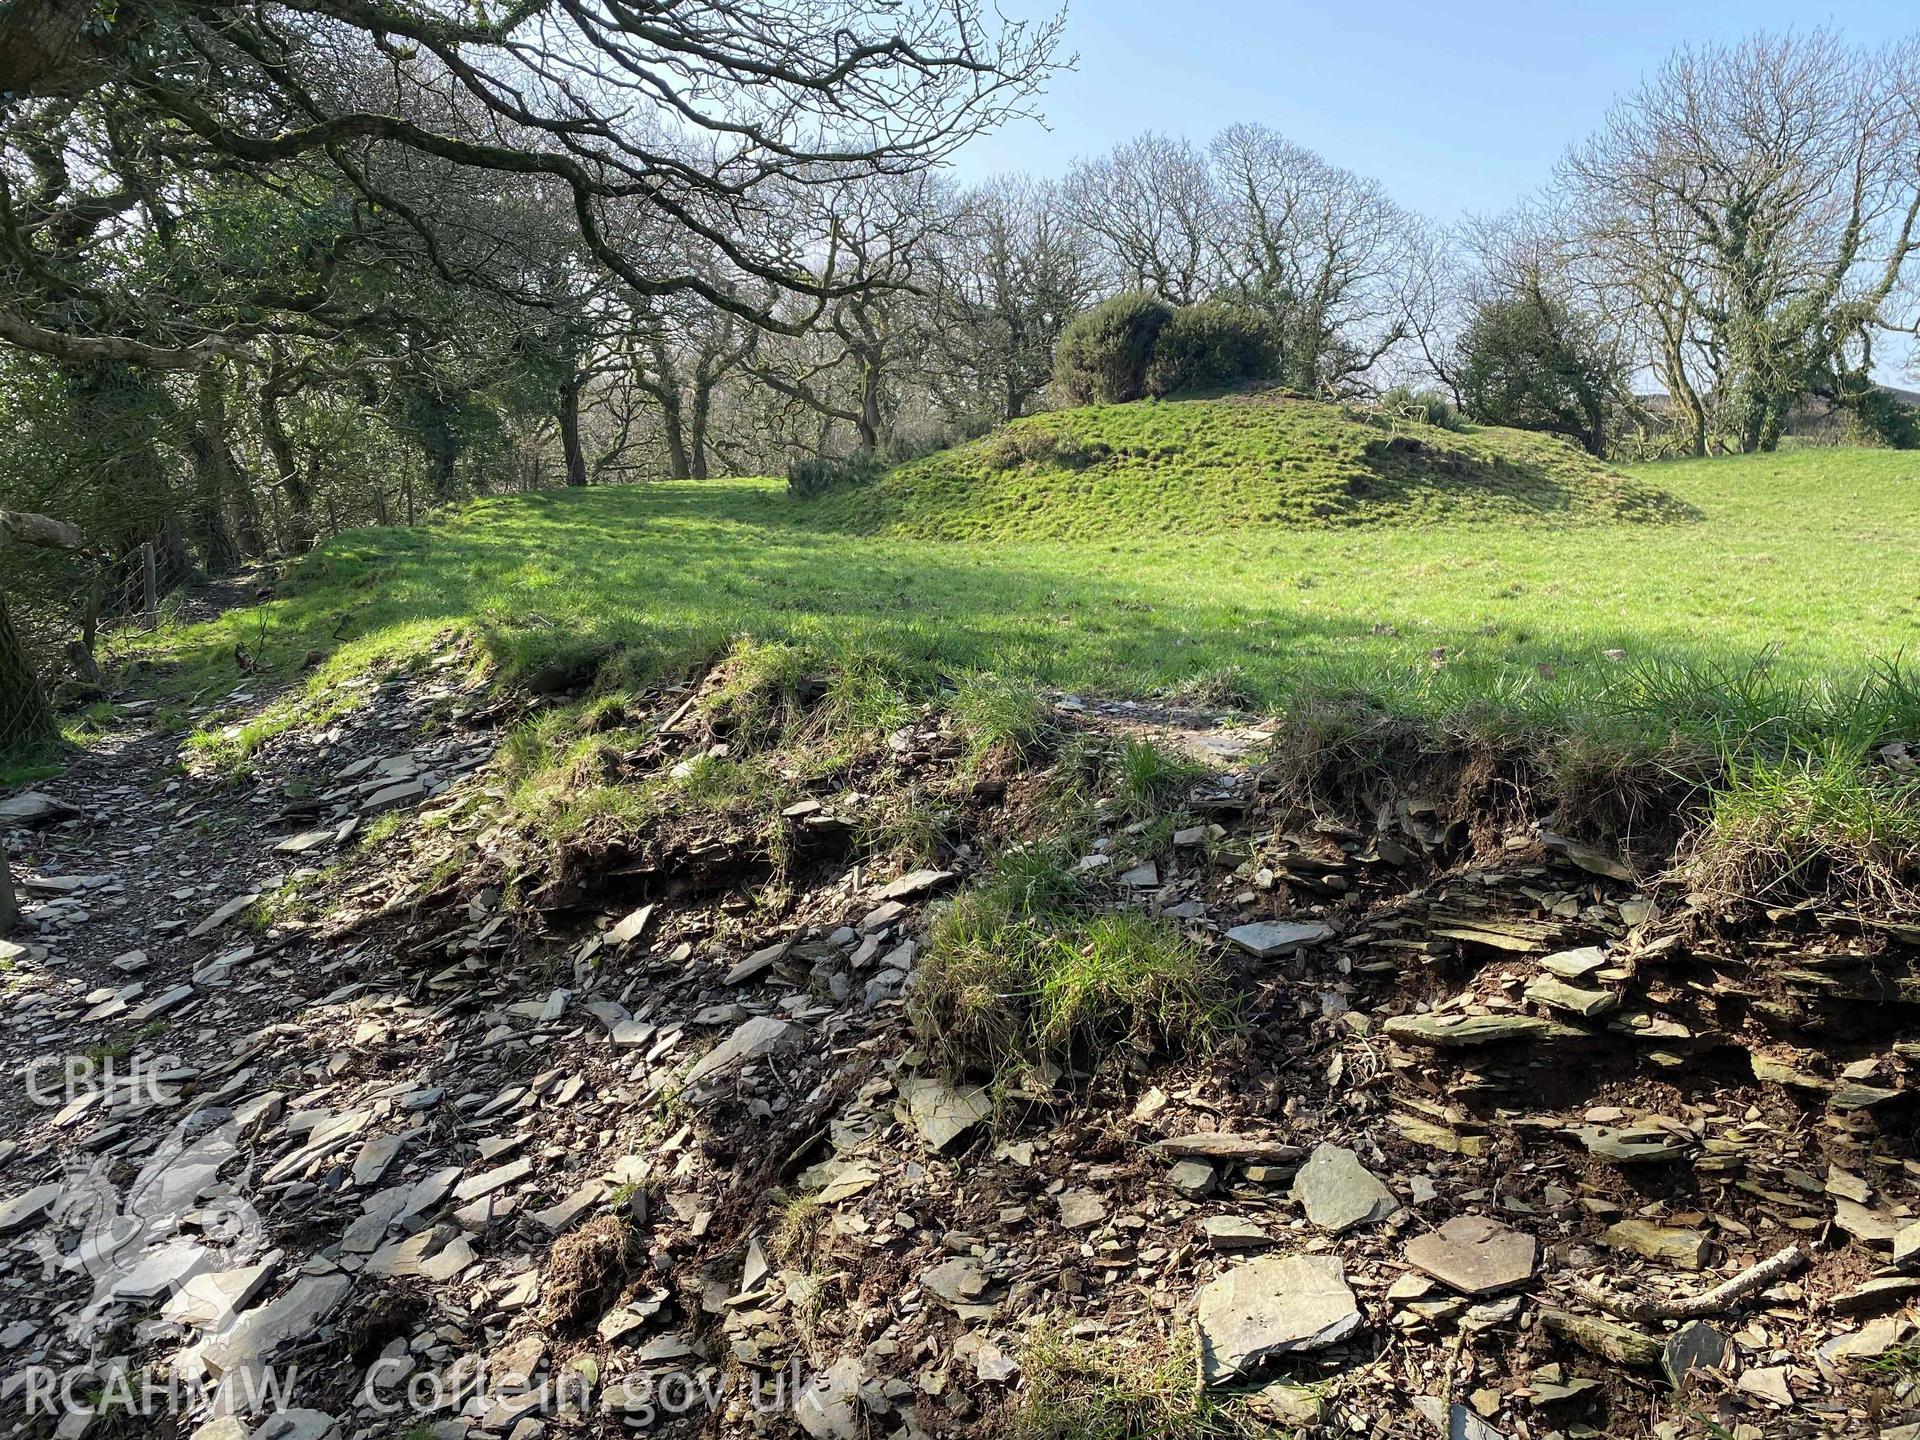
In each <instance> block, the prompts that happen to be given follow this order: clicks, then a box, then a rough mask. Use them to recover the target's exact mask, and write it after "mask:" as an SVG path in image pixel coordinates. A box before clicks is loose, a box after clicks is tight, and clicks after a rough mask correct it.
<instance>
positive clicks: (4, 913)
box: [0, 842, 20, 935]
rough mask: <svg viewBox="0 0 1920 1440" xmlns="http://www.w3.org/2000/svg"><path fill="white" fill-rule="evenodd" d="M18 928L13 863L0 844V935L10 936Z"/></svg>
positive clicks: (5, 849)
mask: <svg viewBox="0 0 1920 1440" xmlns="http://www.w3.org/2000/svg"><path fill="white" fill-rule="evenodd" d="M19 928H20V905H19V902H18V901H16V900H15V899H14V898H13V861H12V860H11V859H9V858H8V856H7V847H6V845H5V843H4V842H0V935H11V934H13V932H14V931H16V930H18V929H19Z"/></svg>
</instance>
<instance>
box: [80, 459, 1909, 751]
mask: <svg viewBox="0 0 1920 1440" xmlns="http://www.w3.org/2000/svg"><path fill="white" fill-rule="evenodd" d="M1636 473H1637V474H1639V475H1641V476H1643V477H1645V478H1646V479H1647V481H1648V482H1649V483H1650V484H1657V486H1658V488H1660V489H1663V490H1666V491H1669V492H1671V493H1673V494H1674V495H1676V496H1678V497H1679V498H1680V499H1681V500H1682V501H1684V502H1685V503H1687V504H1690V505H1692V506H1694V507H1695V508H1696V509H1697V510H1698V511H1699V512H1700V513H1701V515H1702V518H1701V519H1700V520H1699V521H1697V522H1694V523H1689V524H1684V525H1673V526H1662V525H1627V526H1602V525H1587V526H1576V527H1565V528H1560V527H1544V526H1540V525H1535V524H1512V525H1505V524H1489V523H1453V524H1447V523H1435V524H1430V525H1422V526H1391V527H1389V526H1360V527H1349V528H1345V529H1293V528H1288V527H1283V526H1268V527H1259V528H1252V529H1246V530H1240V531H1234V532H1230V533H1223V534H1217V535H1205V536H1185V535H1179V534H1165V535H1158V536H1140V537H1133V538H1130V539H1128V540H1126V541H1125V542H1124V543H1122V542H1112V543H1107V544H1096V543H1078V544H1012V543H1008V544H982V543H979V542H972V543H966V544H945V543H939V542H929V541H919V540H912V539H908V538H902V537H895V536H874V537H868V536H858V535H849V534H846V533H844V532H842V531H837V530H832V529H828V528H825V527H823V526H821V525H820V524H818V523H816V522H815V521H814V519H813V518H812V517H813V514H814V509H813V507H809V506H805V505H799V504H796V503H794V502H793V501H791V500H789V499H788V498H787V496H786V495H785V493H784V491H783V489H782V488H781V486H780V485H779V484H778V483H776V482H773V481H761V480H739V481H709V482H683V483H675V484H658V485H648V486H636V487H608V488H604V489H602V488H595V489H591V490H584V491H572V492H547V493H543V494H535V495H526V496H515V497H510V498H499V499H492V500H484V501H479V502H475V503H473V504H471V505H468V506H465V507H462V508H461V509H460V510H458V511H456V512H454V513H453V514H451V515H449V516H447V517H445V518H443V519H441V520H438V521H436V522H435V523H433V524H431V525H428V526H423V527H420V528H418V529H413V530H399V529H394V530H370V531H361V532H357V533H355V534H351V535H345V536H342V537H340V538H339V539H337V540H335V541H332V542H330V543H329V544H328V545H326V546H325V547H323V548H322V549H321V550H320V551H319V552H317V553H316V554H314V555H312V556H310V557H308V558H307V559H306V560H305V561H304V562H302V564H301V565H300V566H299V567H298V568H297V570H296V571H295V572H294V573H293V574H292V575H290V576H289V577H288V578H287V579H286V580H285V581H283V582H282V584H281V585H280V587H279V592H280V593H279V597H278V598H276V599H274V600H271V601H269V602H267V603H266V604H264V605H260V606H255V607H250V608H247V609H243V610H237V611H233V612H230V613H229V614H227V615H225V616H223V617H222V618H221V619H219V620H218V621H215V622H212V623H209V624H201V625H193V626H184V627H173V628H167V629H163V631H162V632H161V633H160V634H159V635H158V636H157V637H151V638H149V637H147V636H145V635H140V634H131V633H125V634H123V635H122V636H121V637H119V638H118V639H117V640H116V641H115V645H116V649H117V654H115V655H114V656H113V658H115V659H117V660H120V661H124V660H125V659H127V658H128V657H129V656H130V655H133V656H138V657H141V658H143V659H145V660H148V661H150V662H152V663H153V664H154V666H155V667H156V673H155V674H154V676H153V677H151V683H154V684H156V687H157V688H158V689H159V691H160V692H161V693H162V694H163V695H167V696H170V697H173V698H176V699H178V700H180V701H183V702H196V701H197V702H198V703H199V704H201V705H204V704H206V703H208V702H212V701H216V700H218V699H219V698H220V697H222V696H224V695H226V694H227V693H228V692H229V691H235V690H238V691H240V692H243V693H244V694H246V695H252V696H258V695H260V694H262V693H270V692H271V690H272V689H273V688H274V687H275V686H276V685H277V684H278V683H280V682H281V681H285V680H291V681H294V682H296V689H295V691H294V692H293V698H292V700H291V701H287V702H280V703H278V704H276V705H275V706H274V707H273V708H272V709H270V710H269V711H268V712H267V713H266V714H265V715H261V714H259V713H258V712H259V708H260V707H259V705H258V704H257V703H256V702H255V701H250V700H244V699H237V700H235V701H234V702H233V703H232V704H230V705H227V706H223V707H222V708H221V710H220V711H219V713H218V714H217V715H216V717H215V718H214V719H213V720H212V721H211V722H210V723H207V724H206V726H205V731H204V734H205V744H206V745H207V746H209V747H210V748H211V749H213V750H214V751H216V752H221V753H225V754H229V755H232V754H239V753H244V752H245V751H247V750H248V749H250V748H252V747H253V746H254V745H256V744H257V743H259V741H260V740H262V739H264V738H266V737H267V736H268V735H270V734H272V733H274V732H275V731H276V730H277V729H279V728H284V727H285V725H286V724H288V723H291V721H292V720H293V719H294V718H295V717H296V716H304V717H308V718H311V717H313V716H314V715H316V714H324V713H325V712H326V711H327V710H328V709H330V708H335V707H341V706H347V705H351V704H354V703H357V701H358V700H359V699H360V698H362V697H363V696H364V695H365V694H366V693H367V691H366V690H365V689H364V688H356V687H355V684H354V679H355V677H356V675H358V674H359V673H360V672H362V671H365V670H367V669H369V668H375V667H379V666H384V665H391V664H394V663H404V662H407V661H409V660H415V659H419V658H420V657H423V656H424V655H425V654H426V653H427V652H428V651H429V649H430V648H431V642H432V640H433V638H434V637H435V636H436V635H438V634H440V633H441V632H443V631H446V630H449V629H451V630H456V631H460V632H464V633H466V634H468V635H470V636H472V637H473V639H474V641H475V646H476V649H475V653H476V654H477V656H479V657H480V658H481V660H482V661H483V662H484V663H487V664H490V665H493V666H495V667H497V668H499V669H500V670H501V671H502V672H504V673H505V674H506V675H507V677H508V678H510V679H517V680H521V681H537V682H539V684H540V685H541V686H542V687H543V688H551V687H553V686H556V685H561V686H563V685H564V684H566V683H567V682H569V681H573V680H578V681H581V682H586V681H591V680H593V679H594V678H595V676H596V675H598V676H599V682H598V683H599V684H600V686H601V688H602V690H603V691H613V690H617V689H618V688H619V687H620V686H621V685H622V684H629V685H631V684H638V683H644V682H645V681H647V680H649V679H651V678H653V677H655V676H658V675H661V674H667V673H674V672H680V673H687V672H690V671H691V670H692V669H693V668H695V667H696V666H698V665H701V664H703V663H705V662H707V661H709V660H711V658H712V657H713V656H714V655H716V654H718V653H719V652H720V651H722V650H723V649H725V648H726V647H727V645H728V643H729V641H730V640H732V639H733V638H734V637H736V636H742V635H746V636H752V637H755V638H757V639H759V640H762V641H766V642H772V643H782V644H792V645H798V646H802V647H806V648H808V649H810V650H813V651H816V652H821V653H823V654H825V655H827V656H829V657H840V658H842V659H844V660H846V661H847V664H848V667H849V668H850V669H853V670H854V671H856V672H857V673H866V674H875V675H880V676H884V677H885V684H886V687H887V688H900V687H905V688H907V689H917V690H918V691H919V692H920V693H922V694H923V695H924V694H930V693H931V692H932V691H933V690H935V689H937V688H939V687H941V686H942V685H943V683H945V682H947V681H951V680H953V679H955V678H957V677H962V676H966V675H970V674H975V673H978V672H990V673H993V674H999V675H1002V676H1007V677H1014V678H1017V679H1018V680H1020V681H1022V682H1030V683H1035V684H1039V685H1043V686H1057V687H1060V688H1065V689H1085V690H1090V691H1097V692H1101V693H1105V694H1109V695H1140V694H1145V693H1150V692H1154V691H1173V690H1180V691H1184V692H1187V693H1197V694H1203V695H1212V696H1214V697H1216V698H1217V697H1222V696H1225V697H1230V698H1235V699H1238V700H1239V701H1241V702H1242V703H1244V704H1247V705H1249V706H1259V707H1280V706H1282V705H1285V704H1286V703H1288V702H1289V701H1291V700H1294V699H1297V698H1299V697H1301V696H1302V695H1313V694H1319V695H1325V694H1328V693H1342V694H1356V693H1357V694H1360V695H1364V696H1368V697H1371V698H1373V699H1374V700H1376V701H1377V702H1379V704H1380V705H1381V706H1382V707H1383V708H1384V709H1386V710H1388V711H1390V712H1393V713H1397V714H1405V715H1411V716H1415V717H1421V718H1428V719H1445V718H1446V717H1448V716H1452V715H1456V714H1460V713H1463V712H1470V713H1474V714H1485V713H1488V712H1493V713H1495V714H1503V715H1519V716H1523V717H1531V718H1532V719H1534V720H1536V721H1542V722H1544V723H1551V724H1556V725H1558V724H1565V723H1571V719H1586V720H1592V719H1593V718H1595V717H1599V718H1601V719H1605V718H1607V717H1609V716H1613V715H1619V714H1623V713H1624V714H1629V715H1632V716H1638V717H1641V719H1642V720H1643V721H1650V723H1651V724H1652V725H1653V726H1654V727H1655V728H1662V727H1664V726H1666V725H1669V724H1678V725H1682V726H1684V727H1685V728H1688V729H1697V730H1702V731H1707V732H1709V733H1711V734H1713V735H1714V736H1715V738H1718V736H1719V732H1720V730H1721V729H1722V728H1723V727H1725V726H1727V725H1732V726H1734V727H1736V728H1737V727H1740V726H1745V725H1749V724H1755V723H1761V722H1763V721H1765V720H1766V719H1767V718H1768V717H1769V715H1772V716H1786V715H1788V714H1790V713H1791V714H1795V715H1798V714H1811V713H1816V712H1818V711H1819V710H1820V709H1821V708H1822V706H1823V705H1824V704H1826V703H1827V702H1826V701H1825V700H1824V699H1823V695H1832V696H1837V697H1839V699H1840V700H1841V701H1842V702H1844V700H1845V697H1846V696H1847V695H1848V694H1850V693H1851V692H1852V690H1853V688H1854V687H1855V686H1856V685H1857V683H1858V682H1859V680H1860V679H1861V678H1862V677H1863V676H1865V675H1866V674H1867V673H1868V672H1869V671H1870V669H1871V667H1872V662H1873V661H1875V660H1876V659H1878V660H1881V661H1889V660H1892V659H1894V658H1896V657H1899V656H1902V655H1903V654H1904V655H1907V656H1909V657H1910V656H1911V655H1912V653H1913V651H1914V649H1915V642H1916V640H1920V591H1916V589H1915V586H1914V583H1913V578H1912V577H1913V576H1914V575H1915V574H1916V573H1920V505H1916V503H1915V499H1916V496H1920V456H1915V455H1912V454H1903V453H1898V452H1892V451H1840V450H1810V451H1803V452H1797V453H1791V454H1781V455H1770V456H1767V455H1763V456H1754V457H1747V458H1737V459H1725V460H1710V461H1702V462H1691V463H1685V464H1667V465H1660V466H1650V467H1643V468H1642V469H1640V470H1638V471H1636ZM236 647H242V648H243V649H244V651H245V653H246V654H247V655H248V656H250V657H251V659H252V661H253V662H254V664H255V666H256V671H255V673H253V674H247V673H243V672H242V671H241V670H240V669H238V668H237V667H236V665H235V653H236ZM313 651H318V652H320V653H322V654H323V655H325V656H326V657H328V658H326V660H325V661H324V663H323V664H321V665H320V666H319V668H318V669H316V670H315V671H313V672H312V673H311V674H310V675H305V676H303V675H302V673H301V666H302V663H303V661H304V660H305V659H306V658H307V657H308V655H309V653H310V652H313ZM1763 657H1764V664H1757V663H1756V662H1757V661H1758V660H1760V659H1762V658H1763ZM1728 676H1734V677H1740V678H1738V680H1737V683H1732V682H1729V681H1728V679H1727V678H1726V677H1728ZM142 683H143V684H144V683H149V682H147V681H143V682H142ZM876 683H877V682H876ZM1569 717H1571V718H1569ZM1796 728H1797V727H1796Z"/></svg>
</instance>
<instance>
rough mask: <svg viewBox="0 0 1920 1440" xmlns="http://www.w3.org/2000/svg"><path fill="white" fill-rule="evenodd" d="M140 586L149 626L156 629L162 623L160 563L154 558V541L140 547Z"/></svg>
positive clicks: (150, 628)
mask: <svg viewBox="0 0 1920 1440" xmlns="http://www.w3.org/2000/svg"><path fill="white" fill-rule="evenodd" d="M140 588H141V590H142V592H144V593H143V594H142V595H141V599H142V600H143V601H144V602H145V604H144V608H145V610H146V612H147V628H148V629H149V630H155V629H158V628H159V625H160V565H159V562H158V561H157V560H156V559H155V558H154V554H153V542H152V541H151V540H149V541H147V542H146V543H145V544H144V545H142V546H141V547H140Z"/></svg>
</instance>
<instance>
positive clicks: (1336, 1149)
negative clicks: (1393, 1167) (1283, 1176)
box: [1293, 1145, 1400, 1235]
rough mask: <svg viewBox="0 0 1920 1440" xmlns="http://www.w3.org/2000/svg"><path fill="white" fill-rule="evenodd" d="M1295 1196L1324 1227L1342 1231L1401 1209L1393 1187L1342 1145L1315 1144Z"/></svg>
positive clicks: (1298, 1177)
mask: <svg viewBox="0 0 1920 1440" xmlns="http://www.w3.org/2000/svg"><path fill="white" fill-rule="evenodd" d="M1293 1198H1294V1199H1295V1200H1296V1201H1298V1202H1299V1205H1300V1208H1301V1209H1302V1210H1304V1211H1306V1212H1307V1219H1309V1220H1311V1221H1312V1222H1313V1223H1314V1224H1315V1225H1317V1226H1318V1227H1319V1228H1320V1229H1322V1230H1330V1231H1332V1232H1333V1233H1334V1234H1336V1235H1337V1234H1339V1233H1340V1232H1341V1231H1342V1230H1351V1229H1352V1228H1353V1227H1354V1226H1356V1225H1372V1224H1377V1223H1378V1222H1379V1221H1382V1220H1385V1219H1386V1218H1387V1217H1388V1216H1389V1215H1392V1214H1393V1213H1394V1212H1395V1211H1397V1210H1398V1209H1399V1208H1400V1202H1399V1201H1398V1200H1397V1199H1395V1198H1394V1194H1393V1192H1392V1191H1391V1190H1389V1189H1387V1187H1386V1186H1385V1185H1383V1184H1382V1183H1381V1182H1380V1177H1379V1176H1377V1175H1375V1174H1374V1173H1373V1172H1372V1171H1371V1170H1369V1169H1367V1167H1366V1166H1364V1165H1362V1164H1361V1163H1360V1157H1359V1156H1357V1155H1355V1154H1354V1153H1353V1151H1351V1150H1349V1149H1347V1148H1346V1147H1345V1146H1343V1145H1316V1146H1314V1147H1313V1153H1312V1154H1311V1155H1309V1156H1308V1157H1307V1163H1306V1164H1304V1165H1302V1166H1301V1167H1300V1169H1299V1170H1298V1171H1297V1172H1296V1173H1295V1174H1294V1177H1293Z"/></svg>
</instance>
